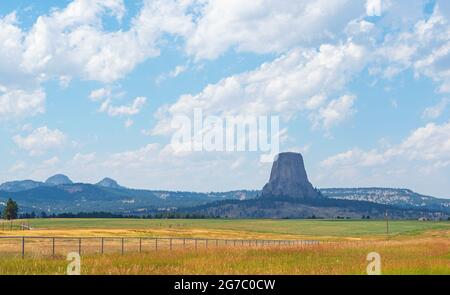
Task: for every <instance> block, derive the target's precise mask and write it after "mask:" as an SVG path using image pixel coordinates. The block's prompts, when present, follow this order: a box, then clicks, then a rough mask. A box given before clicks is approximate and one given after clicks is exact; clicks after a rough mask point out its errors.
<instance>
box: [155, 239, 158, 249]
mask: <svg viewBox="0 0 450 295" xmlns="http://www.w3.org/2000/svg"><path fill="white" fill-rule="evenodd" d="M155 251H158V238H155Z"/></svg>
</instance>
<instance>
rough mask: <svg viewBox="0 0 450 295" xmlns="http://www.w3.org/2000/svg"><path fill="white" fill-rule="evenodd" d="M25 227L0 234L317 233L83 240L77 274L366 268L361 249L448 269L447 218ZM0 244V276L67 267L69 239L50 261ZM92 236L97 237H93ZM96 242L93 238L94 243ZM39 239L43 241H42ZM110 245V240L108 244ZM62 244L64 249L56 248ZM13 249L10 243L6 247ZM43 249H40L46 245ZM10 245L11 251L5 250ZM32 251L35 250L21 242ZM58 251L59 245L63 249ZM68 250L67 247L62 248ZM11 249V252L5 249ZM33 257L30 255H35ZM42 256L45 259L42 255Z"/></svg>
mask: <svg viewBox="0 0 450 295" xmlns="http://www.w3.org/2000/svg"><path fill="white" fill-rule="evenodd" d="M30 226H32V227H33V230H29V231H22V230H21V231H19V230H16V231H9V230H5V231H1V230H0V237H1V236H17V237H20V236H24V235H26V236H57V237H69V238H70V237H83V236H85V237H173V238H176V237H183V238H189V237H191V238H193V237H195V238H204V239H205V238H208V239H216V238H218V239H237V240H239V239H267V240H270V239H280V240H283V239H285V240H289V239H316V240H321V241H328V242H330V243H323V244H320V245H314V246H312V245H308V246H281V247H280V246H276V245H275V246H268V247H258V248H256V247H229V248H227V247H219V248H213V247H211V248H209V249H205V248H204V247H199V249H197V251H196V250H195V249H192V247H191V248H190V249H183V248H182V247H181V246H180V245H177V246H176V247H174V249H173V251H169V249H168V247H167V245H166V247H165V248H161V249H160V250H158V252H156V251H154V247H153V246H152V245H150V246H149V245H145V247H144V248H145V251H144V253H142V254H139V253H136V252H137V251H136V249H135V250H134V251H132V250H131V249H130V247H131V245H126V253H125V255H123V256H122V255H121V254H120V251H119V250H118V249H119V248H120V246H118V245H119V244H117V245H115V247H116V248H117V249H116V250H117V251H116V252H115V254H114V253H110V254H105V255H100V254H94V252H92V251H91V252H89V251H87V250H85V249H88V247H91V246H92V247H93V249H94V250H98V245H97V244H95V245H89V244H88V243H84V244H83V247H84V248H83V253H84V255H83V256H82V261H81V269H82V274H365V272H366V267H367V265H368V262H367V261H366V257H367V254H368V253H370V252H378V253H379V254H380V255H381V262H382V273H383V274H450V222H419V221H390V222H389V236H386V223H385V222H384V221H376V220H226V219H225V220H224V219H220V220H219V219H214V220H142V219H39V220H31V221H30ZM7 240H8V239H5V240H4V241H3V244H2V245H0V275H1V274H60V275H63V274H65V272H66V268H67V264H68V262H67V261H66V260H65V256H64V255H66V252H68V251H69V250H68V249H69V246H70V247H72V248H73V249H72V248H70V251H76V246H75V247H73V246H74V245H75V244H73V243H71V244H70V245H69V244H68V245H66V246H67V249H66V248H64V245H61V244H60V243H61V242H58V247H57V248H58V249H59V250H60V252H58V253H57V257H56V258H55V259H52V258H49V257H51V256H49V249H50V248H49V247H50V246H49V244H48V243H47V244H42V245H44V246H45V245H46V246H45V247H46V248H45V247H44V248H45V251H46V254H45V255H44V256H43V255H36V256H33V254H29V255H28V256H26V257H25V259H21V258H18V257H17V255H18V253H20V252H18V251H20V247H19V246H20V245H19V244H17V242H15V243H14V244H7V243H6V242H5V241H7ZM97 242H98V241H97ZM92 243H94V242H92ZM42 245H41V246H42ZM108 245H109V247H111V242H108ZM61 247H62V248H61ZM9 248H11V249H9ZM44 248H42V249H44ZM8 249H9V250H11V251H10V252H8ZM26 249H27V253H29V252H32V251H30V250H33V249H34V250H36V251H40V248H38V246H37V244H32V243H31V241H30V242H27V246H26ZM61 249H62V251H61ZM66 250H67V251H66ZM11 253H12V254H11ZM33 257H34V258H33ZM46 257H47V258H46Z"/></svg>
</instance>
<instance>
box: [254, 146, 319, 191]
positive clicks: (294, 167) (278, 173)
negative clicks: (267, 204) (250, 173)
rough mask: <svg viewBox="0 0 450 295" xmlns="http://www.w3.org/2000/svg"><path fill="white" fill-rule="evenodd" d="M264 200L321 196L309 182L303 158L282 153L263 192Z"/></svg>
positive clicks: (276, 160)
mask: <svg viewBox="0 0 450 295" xmlns="http://www.w3.org/2000/svg"><path fill="white" fill-rule="evenodd" d="M261 197H263V198H274V197H291V198H298V199H305V198H317V197H320V194H319V193H318V192H317V190H316V189H314V187H313V186H312V184H311V183H310V182H309V180H308V176H307V174H306V170H305V164H304V162H303V157H302V155H301V154H299V153H281V154H279V155H278V156H277V157H276V159H275V162H274V163H273V166H272V171H271V173H270V179H269V182H268V183H267V184H266V185H265V186H264V188H263V191H262V196H261Z"/></svg>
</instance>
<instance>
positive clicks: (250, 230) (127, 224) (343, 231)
mask: <svg viewBox="0 0 450 295" xmlns="http://www.w3.org/2000/svg"><path fill="white" fill-rule="evenodd" d="M30 225H31V226H32V227H33V228H35V230H34V231H25V232H20V231H19V232H15V233H16V234H33V232H48V233H52V232H57V233H64V232H66V233H67V234H69V235H70V234H71V232H74V231H75V232H77V233H82V232H86V233H95V232H96V231H100V232H101V230H109V231H112V232H114V230H116V231H117V232H118V234H120V233H126V235H130V234H132V233H135V234H136V235H138V236H139V235H148V236H157V235H158V234H163V235H164V236H166V237H170V236H175V237H179V236H182V235H187V236H188V237H198V238H207V237H210V236H211V235H214V236H217V235H219V236H220V234H223V235H224V236H223V237H224V238H226V237H228V236H234V237H237V236H238V234H243V235H244V236H261V237H264V236H270V237H276V236H279V237H285V238H286V237H315V238H383V237H385V236H386V222H385V221H379V220H267V219H258V220H252V219H250V220H231V219H230V220H227V219H164V220H160V219H158V220H155V219H34V220H31V221H30ZM445 230H450V222H447V221H443V222H421V221H389V233H390V236H414V235H420V234H422V233H424V232H430V231H445ZM128 231H130V232H128ZM8 233H9V232H8V231H5V232H3V233H1V232H0V234H3V235H7V234H8ZM233 233H235V234H233Z"/></svg>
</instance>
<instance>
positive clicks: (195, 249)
mask: <svg viewBox="0 0 450 295" xmlns="http://www.w3.org/2000/svg"><path fill="white" fill-rule="evenodd" d="M195 251H197V239H195Z"/></svg>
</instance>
